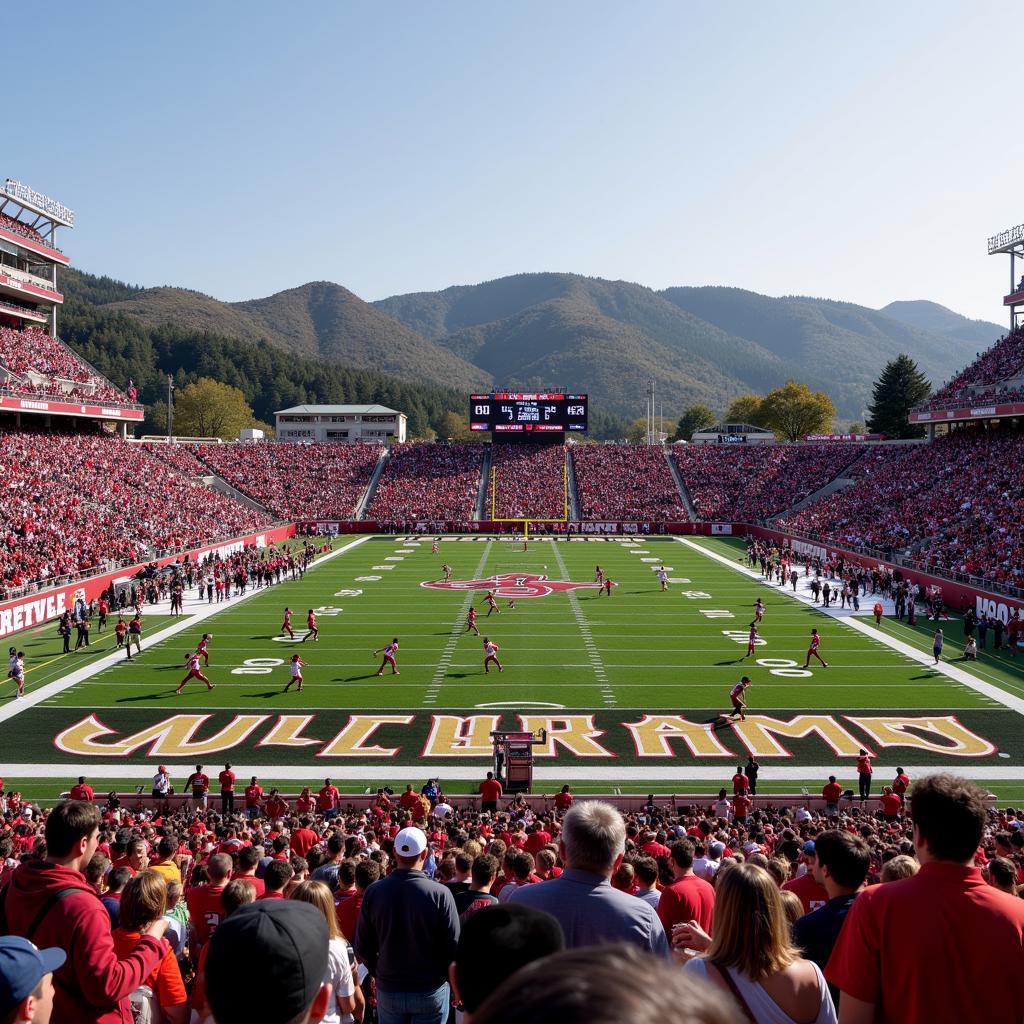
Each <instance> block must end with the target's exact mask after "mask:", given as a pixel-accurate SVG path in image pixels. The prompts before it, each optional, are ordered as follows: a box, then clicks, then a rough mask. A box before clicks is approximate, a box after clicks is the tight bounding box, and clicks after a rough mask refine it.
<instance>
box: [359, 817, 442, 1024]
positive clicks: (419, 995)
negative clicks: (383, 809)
mask: <svg viewBox="0 0 1024 1024" xmlns="http://www.w3.org/2000/svg"><path fill="white" fill-rule="evenodd" d="M394 854H395V861H396V863H397V865H398V866H397V868H396V869H395V870H394V871H393V872H392V873H391V874H390V875H388V876H387V878H382V879H381V880H380V881H379V882H374V883H373V885H371V886H369V887H368V888H367V890H366V893H365V895H364V896H363V905H362V907H361V909H360V911H359V920H358V922H357V924H356V934H355V942H354V944H353V945H354V946H355V951H356V955H357V956H358V957H359V959H360V960H361V961H362V962H363V964H364V965H365V966H366V969H367V971H368V972H369V973H370V975H371V976H372V977H373V978H375V979H376V982H377V1012H378V1016H379V1018H380V1024H406V1022H408V1021H410V1020H413V1019H414V1020H416V1021H417V1024H444V1021H446V1020H447V1019H448V1003H449V990H448V965H449V964H450V963H451V962H452V960H453V959H454V957H455V949H456V946H457V944H458V941H459V915H458V911H457V910H456V909H455V899H454V897H453V896H452V894H451V892H450V890H449V889H448V887H447V886H444V885H441V884H440V883H439V882H434V881H431V880H430V879H429V878H428V877H427V876H426V874H425V873H424V872H423V865H424V863H425V862H426V859H427V837H426V835H425V834H424V833H423V831H422V829H418V828H415V827H410V828H403V829H402V831H401V832H399V833H398V835H397V836H395V842H394Z"/></svg>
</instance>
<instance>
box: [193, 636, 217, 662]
mask: <svg viewBox="0 0 1024 1024" xmlns="http://www.w3.org/2000/svg"><path fill="white" fill-rule="evenodd" d="M212 639H213V634H212V633H204V634H203V638H202V640H200V641H199V646H198V647H196V654H198V655H199V657H200V658H202V659H203V667H204V668H209V667H210V651H209V647H210V641H211V640H212Z"/></svg>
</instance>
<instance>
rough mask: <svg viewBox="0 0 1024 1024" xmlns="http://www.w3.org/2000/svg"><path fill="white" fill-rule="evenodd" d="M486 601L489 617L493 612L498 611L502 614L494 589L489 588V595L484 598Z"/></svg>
mask: <svg viewBox="0 0 1024 1024" xmlns="http://www.w3.org/2000/svg"><path fill="white" fill-rule="evenodd" d="M484 601H485V602H486V603H487V617H488V618H490V617H491V612H497V613H498V614H499V615H500V614H501V609H500V608H499V607H498V602H497V601H496V600H495V599H494V591H493V590H488V591H487V596H486V597H485V598H484Z"/></svg>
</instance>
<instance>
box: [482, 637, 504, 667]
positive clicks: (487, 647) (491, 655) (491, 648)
mask: <svg viewBox="0 0 1024 1024" xmlns="http://www.w3.org/2000/svg"><path fill="white" fill-rule="evenodd" d="M499 650H500V648H499V647H498V645H497V644H496V643H495V642H494V641H493V640H492V639H491V638H490V637H488V636H485V637H484V672H490V671H491V670H490V667H489V666H490V664H491V662H492V661H493V662H494V664H495V665H497V666H498V671H499V672H504V671H505V670H504V668H502V665H501V662H500V661H498V651H499Z"/></svg>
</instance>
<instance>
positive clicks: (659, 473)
mask: <svg viewBox="0 0 1024 1024" xmlns="http://www.w3.org/2000/svg"><path fill="white" fill-rule="evenodd" d="M572 462H573V468H574V470H575V473H576V489H577V492H578V493H579V501H580V514H581V515H582V516H583V518H584V519H591V520H599V521H600V520H607V521H611V522H625V521H635V520H648V521H651V522H684V521H685V520H686V519H687V518H689V517H688V515H687V511H686V505H685V504H684V503H683V499H682V497H681V496H680V494H679V491H678V489H677V488H676V482H675V479H674V478H673V476H672V471H671V470H670V469H669V466H668V463H667V462H666V461H665V454H664V451H663V449H662V448H661V447H660V446H651V445H618V444H614V445H613V444H578V445H574V446H573V447H572Z"/></svg>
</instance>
